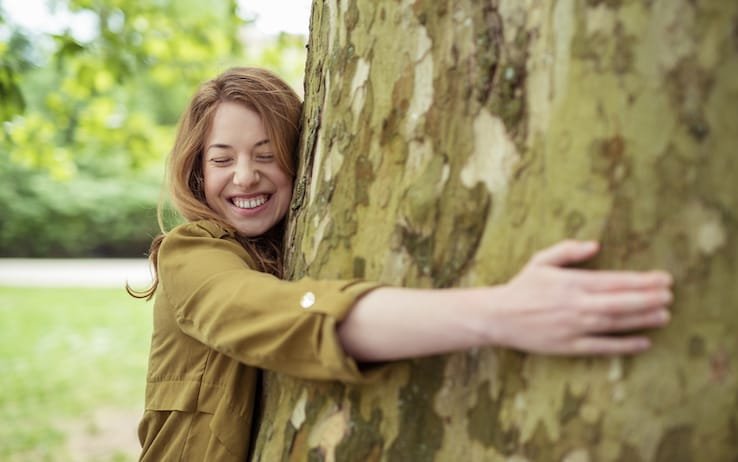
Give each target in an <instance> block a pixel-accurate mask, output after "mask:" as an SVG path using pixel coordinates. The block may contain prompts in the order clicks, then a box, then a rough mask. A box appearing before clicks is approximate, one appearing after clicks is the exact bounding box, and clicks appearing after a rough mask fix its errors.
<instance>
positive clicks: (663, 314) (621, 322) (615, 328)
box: [581, 307, 671, 334]
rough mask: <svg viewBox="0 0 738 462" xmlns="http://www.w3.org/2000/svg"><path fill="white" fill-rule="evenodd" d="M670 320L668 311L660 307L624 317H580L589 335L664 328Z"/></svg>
mask: <svg viewBox="0 0 738 462" xmlns="http://www.w3.org/2000/svg"><path fill="white" fill-rule="evenodd" d="M670 319H671V315H670V314H669V311H667V310H666V308H664V307H661V308H659V309H656V310H651V311H647V312H640V313H634V314H626V315H609V314H601V313H600V314H589V315H587V316H582V319H581V324H582V328H583V329H584V331H585V332H588V333H589V334H609V333H620V332H629V331H634V330H640V329H653V328H657V327H664V326H665V325H666V324H668V323H669V320H670Z"/></svg>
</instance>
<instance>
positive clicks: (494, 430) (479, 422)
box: [467, 380, 519, 456]
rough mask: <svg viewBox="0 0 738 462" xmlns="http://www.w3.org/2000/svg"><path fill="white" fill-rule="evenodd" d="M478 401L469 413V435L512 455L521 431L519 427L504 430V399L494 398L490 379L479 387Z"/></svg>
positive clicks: (486, 445)
mask: <svg viewBox="0 0 738 462" xmlns="http://www.w3.org/2000/svg"><path fill="white" fill-rule="evenodd" d="M476 401H477V403H476V405H475V406H474V407H473V408H471V409H469V412H468V413H467V431H468V432H469V437H470V438H471V439H473V440H476V441H479V442H480V443H482V444H483V445H484V446H485V447H494V448H495V449H496V450H497V451H499V452H500V453H502V454H504V455H506V456H510V455H512V454H513V453H514V452H515V451H516V449H517V445H518V444H517V441H518V437H519V431H518V429H517V428H511V429H509V430H507V431H505V430H503V428H502V423H501V416H500V414H501V411H502V400H501V399H497V400H495V399H493V398H492V396H491V395H490V393H489V380H485V381H484V382H482V383H480V384H479V387H477V399H476Z"/></svg>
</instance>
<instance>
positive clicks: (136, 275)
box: [0, 258, 151, 288]
mask: <svg viewBox="0 0 738 462" xmlns="http://www.w3.org/2000/svg"><path fill="white" fill-rule="evenodd" d="M126 281H128V282H129V283H130V285H131V286H132V287H134V288H141V287H146V286H147V285H148V284H149V283H150V282H151V275H150V274H149V266H148V261H147V260H145V259H120V258H110V259H65V258H59V259H46V258H33V259H31V258H0V286H15V287H123V286H125V283H126Z"/></svg>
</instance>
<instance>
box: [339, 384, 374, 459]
mask: <svg viewBox="0 0 738 462" xmlns="http://www.w3.org/2000/svg"><path fill="white" fill-rule="evenodd" d="M351 395H352V396H351V401H352V402H354V403H357V402H359V401H360V399H361V396H360V394H359V393H358V392H357V391H356V390H353V391H352V392H351ZM381 422H382V411H381V410H379V409H376V408H375V409H373V410H372V414H371V418H370V419H369V421H366V420H364V419H363V418H362V416H361V412H360V411H359V409H358V407H357V406H354V407H353V408H352V410H351V431H350V432H349V434H348V435H347V436H346V438H344V439H343V441H341V443H340V444H339V445H338V446H337V447H336V461H338V462H341V461H351V460H356V461H362V462H373V461H379V457H378V456H379V454H381V452H382V449H383V448H384V438H383V437H382V433H381V431H380V424H381Z"/></svg>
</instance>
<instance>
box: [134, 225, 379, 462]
mask: <svg viewBox="0 0 738 462" xmlns="http://www.w3.org/2000/svg"><path fill="white" fill-rule="evenodd" d="M251 267H254V264H253V261H252V260H251V258H250V257H249V255H248V254H247V253H246V251H245V250H244V249H243V247H242V246H241V245H240V244H239V243H238V242H237V241H236V240H235V238H234V236H233V235H232V234H231V233H229V232H228V231H227V230H225V229H223V228H221V227H220V226H218V225H216V224H214V223H211V222H207V221H199V222H194V223H188V224H185V225H181V226H179V227H177V228H175V229H174V230H172V231H171V232H170V233H168V234H167V236H166V238H165V239H164V241H163V243H162V245H161V248H160V249H159V263H158V268H157V271H158V275H159V286H158V288H157V294H156V300H155V303H154V328H153V334H152V339H151V352H150V356H149V370H148V375H147V384H146V406H145V412H144V416H143V418H142V421H141V423H140V425H139V440H140V442H141V445H142V448H143V450H142V454H141V460H142V461H157V462H163V461H175V460H176V461H230V460H233V461H245V460H246V458H247V454H248V451H249V445H250V441H249V440H250V436H251V424H252V418H253V417H252V416H253V412H254V407H255V399H256V394H257V387H258V386H259V384H258V382H259V375H258V369H259V368H263V369H269V370H272V371H278V372H284V373H286V374H289V375H293V376H297V377H300V378H306V379H321V380H340V381H344V382H360V381H363V379H364V378H363V376H362V373H361V372H360V371H359V369H358V367H357V365H356V363H355V362H354V360H353V359H351V358H350V357H348V356H346V354H345V353H344V352H343V350H342V348H341V345H340V343H339V340H338V336H337V334H336V325H337V324H338V323H339V322H340V321H341V320H342V319H343V318H344V317H345V316H346V314H347V313H348V311H349V310H350V308H351V307H352V306H353V304H354V303H355V302H356V300H357V298H358V297H360V296H362V295H363V294H365V293H366V292H367V291H369V290H371V289H373V288H375V287H376V286H377V284H373V283H366V282H357V281H316V280H311V279H302V280H300V281H282V280H279V279H277V278H276V277H274V276H271V275H269V274H265V273H262V272H259V271H255V270H252V269H251Z"/></svg>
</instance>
